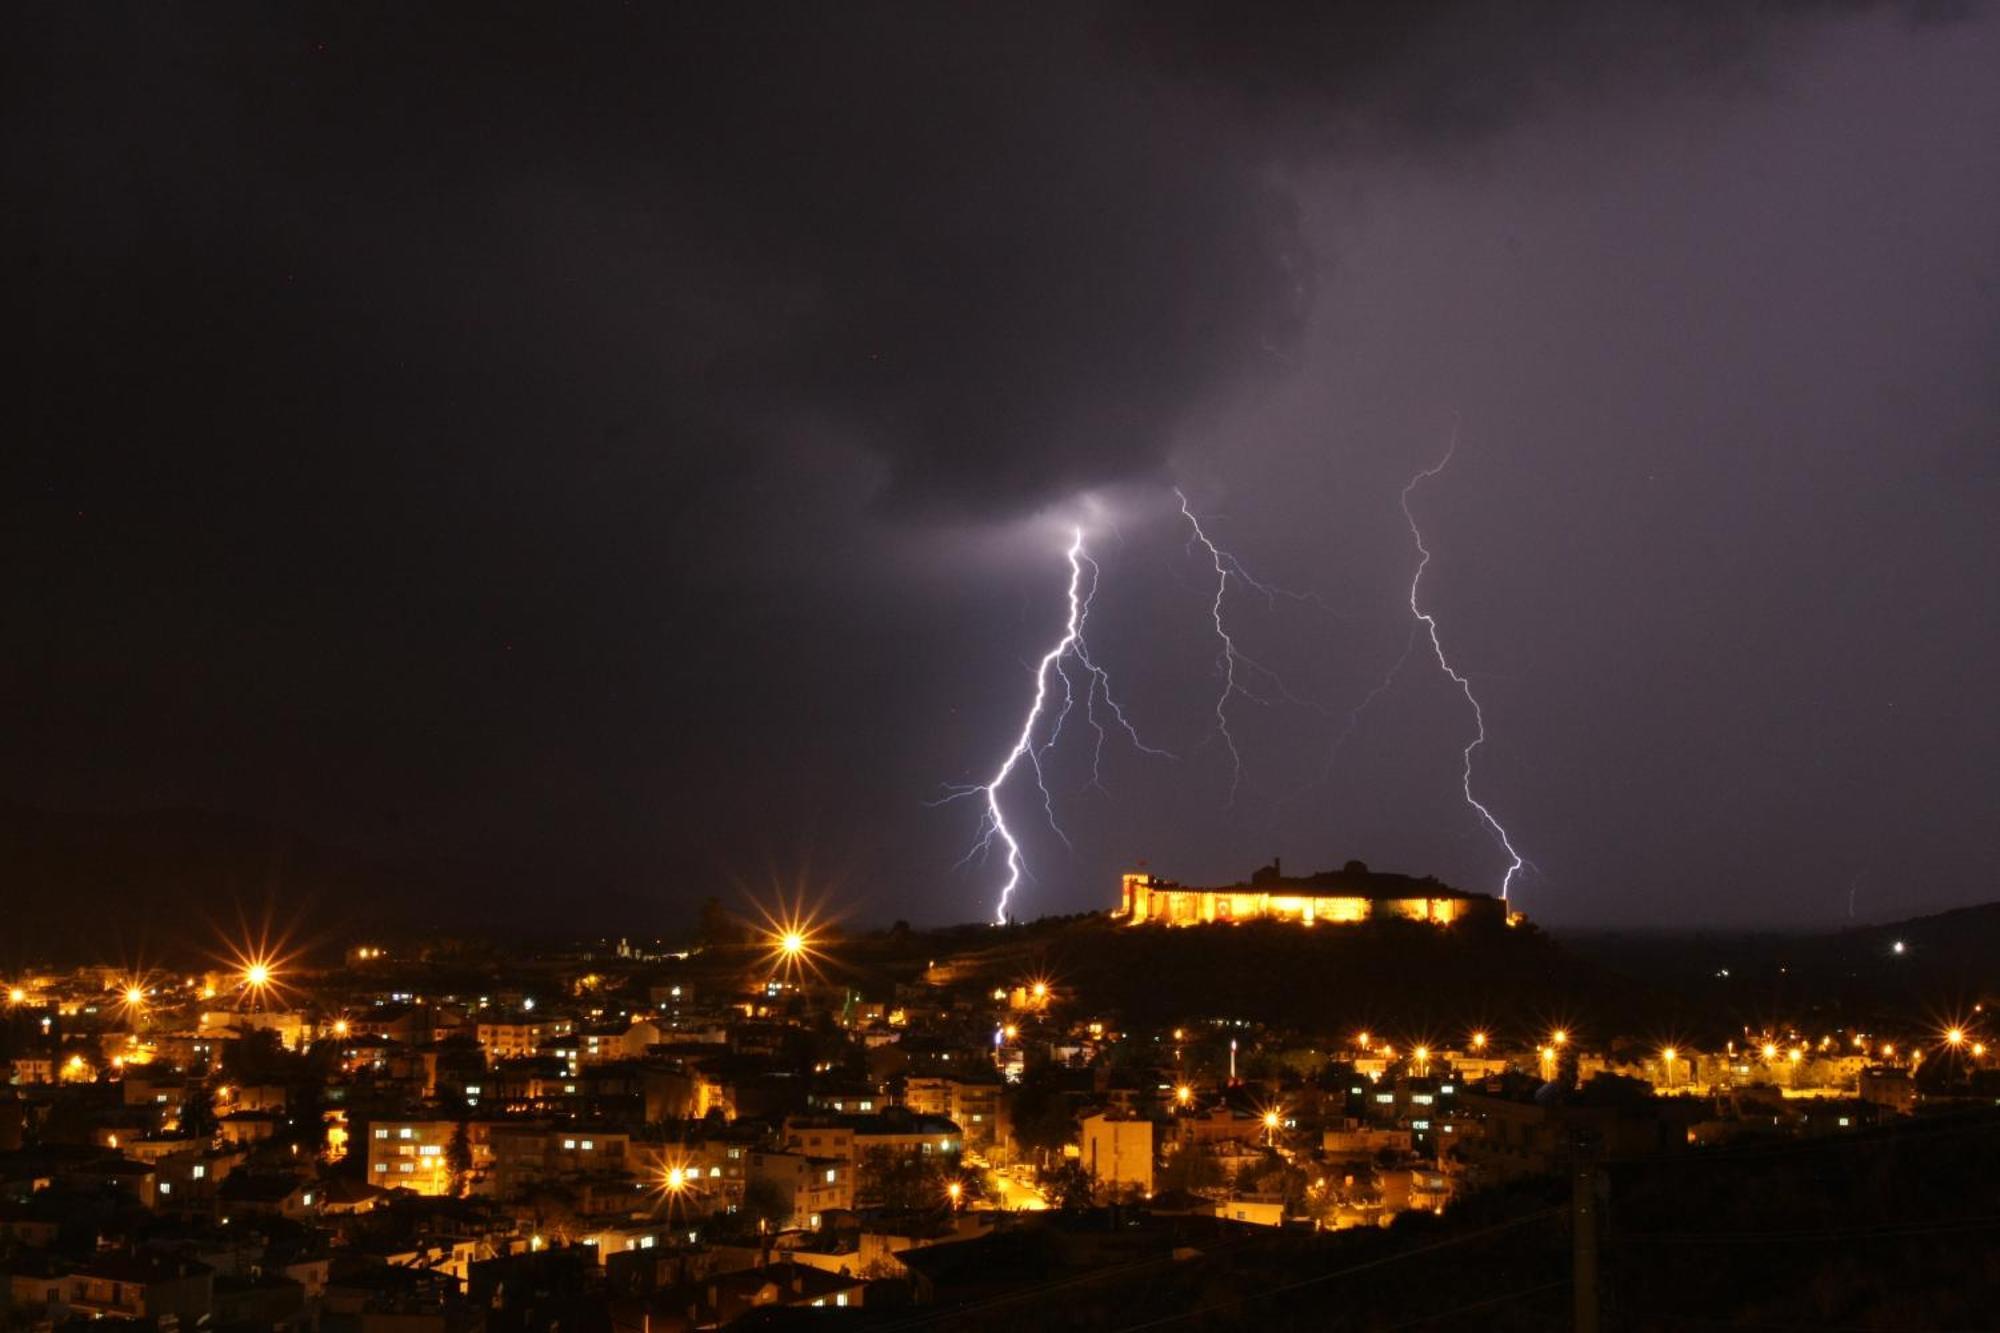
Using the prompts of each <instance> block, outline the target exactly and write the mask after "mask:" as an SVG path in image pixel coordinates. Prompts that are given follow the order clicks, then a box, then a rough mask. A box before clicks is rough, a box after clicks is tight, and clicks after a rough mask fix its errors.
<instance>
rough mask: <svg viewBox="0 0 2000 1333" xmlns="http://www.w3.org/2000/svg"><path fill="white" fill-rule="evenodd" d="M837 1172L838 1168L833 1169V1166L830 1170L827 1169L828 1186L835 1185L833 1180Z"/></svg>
mask: <svg viewBox="0 0 2000 1333" xmlns="http://www.w3.org/2000/svg"><path fill="white" fill-rule="evenodd" d="M837 1170H838V1168H835V1167H831V1166H830V1167H828V1168H827V1169H826V1183H827V1184H829V1185H831V1184H832V1183H833V1178H834V1175H835V1174H836V1172H837Z"/></svg>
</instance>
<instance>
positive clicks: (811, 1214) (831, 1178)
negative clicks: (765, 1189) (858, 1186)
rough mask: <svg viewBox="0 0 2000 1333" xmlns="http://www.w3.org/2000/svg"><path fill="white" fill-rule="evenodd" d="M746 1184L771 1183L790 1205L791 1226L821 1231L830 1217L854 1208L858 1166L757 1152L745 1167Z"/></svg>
mask: <svg viewBox="0 0 2000 1333" xmlns="http://www.w3.org/2000/svg"><path fill="white" fill-rule="evenodd" d="M745 1176H746V1183H747V1184H750V1185H755V1184H757V1183H758V1182H760V1181H769V1182H771V1183H773V1184H775V1185H776V1186H777V1187H778V1192H779V1195H780V1197H782V1198H784V1199H785V1200H786V1201H787V1202H788V1204H789V1205H790V1211H789V1212H788V1213H787V1214H786V1218H787V1219H788V1220H789V1224H790V1225H792V1226H795V1227H804V1228H806V1229H807V1230H810V1231H817V1230H818V1229H819V1226H820V1223H821V1222H822V1221H823V1220H824V1218H825V1216H826V1214H827V1213H829V1212H831V1211H832V1210H834V1209H836V1208H852V1207H854V1166H853V1164H852V1163H849V1162H844V1161H841V1160H840V1159H838V1158H834V1157H808V1156H806V1155H805V1154H803V1153H794V1152H753V1153H751V1154H749V1156H748V1159H747V1162H746V1166H745Z"/></svg>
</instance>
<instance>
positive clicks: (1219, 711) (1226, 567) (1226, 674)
mask: <svg viewBox="0 0 2000 1333" xmlns="http://www.w3.org/2000/svg"><path fill="white" fill-rule="evenodd" d="M1174 498H1175V499H1177V500H1179V501H1180V502H1181V514H1182V515H1183V516H1184V517H1185V518H1186V519H1187V521H1188V526H1189V527H1190V528H1192V529H1193V530H1194V540H1195V541H1197V542H1200V543H1201V545H1202V548H1203V549H1204V550H1206V551H1207V552H1208V558H1209V562H1210V563H1211V564H1212V565H1214V566H1215V600H1214V601H1213V602H1211V603H1209V608H1208V612H1209V618H1210V619H1212V620H1213V621H1214V622H1215V637H1216V638H1218V639H1220V640H1221V641H1222V651H1221V652H1220V653H1219V654H1217V656H1216V667H1217V669H1218V670H1219V671H1220V672H1221V674H1222V693H1220V694H1218V695H1216V696H1215V710H1214V711H1215V731H1216V734H1217V735H1219V736H1221V737H1222V743H1223V745H1225V746H1226V747H1228V750H1229V763H1230V777H1229V803H1230V804H1231V805H1234V804H1235V803H1236V793H1237V789H1238V788H1240V787H1241V786H1242V785H1243V752H1242V751H1241V750H1239V749H1237V748H1236V735H1235V733H1234V732H1232V731H1230V729H1229V700H1230V696H1232V695H1237V694H1240V695H1242V696H1243V697H1244V698H1246V699H1248V700H1250V702H1252V703H1256V704H1269V703H1270V700H1269V699H1266V698H1264V697H1263V696H1261V695H1259V694H1256V693H1255V692H1253V691H1251V690H1249V689H1247V688H1246V687H1245V686H1244V684H1243V682H1242V680H1241V679H1240V678H1239V677H1238V675H1237V668H1239V667H1241V668H1244V669H1246V670H1247V671H1249V672H1254V673H1257V674H1259V675H1262V676H1263V677H1264V679H1266V680H1267V681H1269V682H1270V683H1271V685H1272V687H1273V688H1275V689H1276V690H1277V692H1278V693H1279V694H1280V695H1282V696H1283V697H1284V698H1285V699H1286V701H1287V702H1290V703H1295V704H1299V705H1302V706H1303V707H1306V708H1313V709H1317V708H1318V707H1319V705H1317V704H1314V703H1312V702H1311V701H1309V700H1306V699H1301V698H1299V697H1298V696H1297V695H1295V694H1293V693H1292V692H1291V691H1290V690H1288V689H1286V688H1285V683H1284V682H1283V681H1282V680H1280V679H1278V675H1277V673H1276V672H1274V671H1272V670H1271V669H1270V668H1269V667H1267V666H1265V665H1264V664H1263V663H1261V662H1258V661H1257V660H1256V659H1255V658H1252V657H1250V656H1249V655H1248V654H1246V653H1245V652H1243V650H1242V649H1240V648H1238V647H1237V646H1236V640H1235V638H1234V637H1233V636H1232V635H1231V634H1230V633H1229V627H1228V625H1227V623H1225V621H1224V620H1223V615H1222V603H1223V601H1224V599H1225V598H1226V597H1227V596H1228V595H1229V580H1230V578H1231V577H1232V576H1234V577H1235V578H1237V579H1239V580H1241V581H1242V583H1243V585H1244V586H1245V587H1248V588H1253V589H1255V590H1256V591H1258V592H1260V593H1262V594H1263V595H1264V599H1265V601H1266V602H1275V601H1276V599H1277V598H1279V597H1289V598H1292V599H1293V600H1295V601H1311V602H1314V603H1315V604H1317V605H1320V606H1322V607H1325V604H1324V603H1321V602H1319V599H1318V598H1316V597H1311V596H1308V595H1306V594H1302V593H1295V592H1289V591H1287V590H1286V589H1283V588H1278V587H1273V586H1272V585H1270V584H1267V583H1260V582H1258V581H1257V580H1256V579H1255V578H1253V577H1251V575H1250V571H1249V570H1247V569H1245V568H1243V562H1242V561H1240V560H1238V559H1237V558H1236V557H1235V556H1233V555H1231V554H1230V553H1229V552H1227V551H1225V550H1223V549H1221V548H1220V547H1218V546H1217V545H1216V544H1215V543H1214V542H1212V541H1210V540H1209V539H1208V534H1207V533H1206V532H1203V531H1202V528H1201V520H1200V519H1197V518H1196V517H1195V516H1194V510H1193V509H1191V508H1189V507H1188V499H1187V496H1186V495H1185V494H1183V493H1182V492H1181V490H1180V488H1179V487H1175V488H1174ZM1325 609H1327V610H1329V611H1331V608H1325Z"/></svg>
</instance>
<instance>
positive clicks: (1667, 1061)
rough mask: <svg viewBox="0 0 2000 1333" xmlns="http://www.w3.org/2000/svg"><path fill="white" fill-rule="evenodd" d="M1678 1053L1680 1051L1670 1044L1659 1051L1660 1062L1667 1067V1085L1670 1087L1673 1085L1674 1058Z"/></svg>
mask: <svg viewBox="0 0 2000 1333" xmlns="http://www.w3.org/2000/svg"><path fill="white" fill-rule="evenodd" d="M1679 1054H1680V1052H1679V1051H1676V1050H1675V1049H1674V1048H1673V1047H1671V1046H1668V1047H1665V1048H1663V1049H1662V1050H1661V1051H1660V1062H1661V1063H1662V1064H1664V1065H1665V1066H1666V1067H1667V1086H1668V1087H1670V1088H1671V1087H1672V1086H1673V1085H1674V1059H1675V1057H1676V1056H1678V1055H1679Z"/></svg>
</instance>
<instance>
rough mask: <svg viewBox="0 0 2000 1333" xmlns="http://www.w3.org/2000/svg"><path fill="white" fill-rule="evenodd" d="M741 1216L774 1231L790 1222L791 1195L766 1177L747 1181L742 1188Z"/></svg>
mask: <svg viewBox="0 0 2000 1333" xmlns="http://www.w3.org/2000/svg"><path fill="white" fill-rule="evenodd" d="M743 1215H744V1216H745V1217H748V1218H749V1219H750V1220H751V1221H753V1222H762V1223H765V1224H767V1225H768V1226H769V1227H770V1228H771V1229H772V1230H773V1231H775V1230H777V1229H778V1228H779V1227H781V1226H783V1225H784V1224H785V1223H786V1222H788V1221H790V1220H791V1217H792V1198H791V1195H789V1194H788V1193H786V1192H785V1187H784V1186H782V1185H780V1184H779V1183H778V1182H777V1181H775V1180H772V1179H770V1178H769V1177H768V1176H766V1177H760V1178H759V1179H756V1180H752V1181H748V1182H746V1183H745V1184H744V1186H743Z"/></svg>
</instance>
